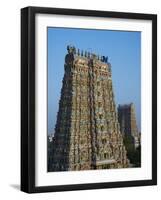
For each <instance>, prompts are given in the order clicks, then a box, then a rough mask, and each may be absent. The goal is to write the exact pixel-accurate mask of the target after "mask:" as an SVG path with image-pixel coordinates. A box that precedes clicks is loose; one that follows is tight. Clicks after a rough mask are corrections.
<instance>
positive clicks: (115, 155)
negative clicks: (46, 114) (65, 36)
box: [52, 46, 129, 171]
mask: <svg viewBox="0 0 161 200" xmlns="http://www.w3.org/2000/svg"><path fill="white" fill-rule="evenodd" d="M67 50H68V53H67V55H66V56H65V65H64V68H65V74H64V78H63V86H62V90H61V98H60V102H59V111H58V115H57V122H56V127H55V136H54V141H55V143H54V155H53V164H52V171H68V170H89V169H107V168H126V167H128V165H129V161H128V159H127V157H126V150H125V147H124V145H123V138H122V134H121V133H120V127H119V123H118V118H117V112H116V108H115V102H114V93H113V88H112V79H111V65H110V63H109V62H108V58H107V57H104V56H101V57H99V56H96V55H95V54H90V53H89V52H83V51H82V52H80V51H79V49H78V50H76V49H75V47H71V46H68V47H67Z"/></svg>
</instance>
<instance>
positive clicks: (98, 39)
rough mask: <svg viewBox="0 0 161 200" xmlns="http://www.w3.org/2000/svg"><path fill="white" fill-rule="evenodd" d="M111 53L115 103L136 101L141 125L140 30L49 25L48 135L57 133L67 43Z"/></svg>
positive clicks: (137, 115) (92, 50) (106, 53)
mask: <svg viewBox="0 0 161 200" xmlns="http://www.w3.org/2000/svg"><path fill="white" fill-rule="evenodd" d="M70 44H71V45H73V46H75V47H76V48H79V49H80V50H87V51H90V52H94V53H96V54H99V55H104V56H108V58H109V59H108V60H109V62H110V63H111V65H112V80H113V88H114V95H115V103H116V106H117V105H118V104H126V103H131V102H133V103H134V105H135V108H136V118H137V125H138V128H139V130H140V127H141V124H140V123H141V122H140V120H141V32H127V31H110V30H87V29H72V28H54V27H53V28H52V27H50V28H48V58H47V59H48V134H52V133H54V128H55V122H56V116H57V112H58V102H59V99H60V91H61V87H62V79H63V75H64V58H65V55H66V53H67V50H66V47H67V45H70Z"/></svg>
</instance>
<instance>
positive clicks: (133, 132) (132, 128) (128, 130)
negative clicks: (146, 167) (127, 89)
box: [118, 103, 140, 148]
mask: <svg viewBox="0 0 161 200" xmlns="http://www.w3.org/2000/svg"><path fill="white" fill-rule="evenodd" d="M118 120H119V123H120V129H121V133H122V134H123V136H130V137H131V138H132V141H133V144H134V147H135V148H136V147H138V146H139V145H140V134H139V131H138V127H137V123H136V116H135V107H134V104H133V103H130V104H124V105H119V106H118Z"/></svg>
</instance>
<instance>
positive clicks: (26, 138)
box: [21, 7, 157, 193]
mask: <svg viewBox="0 0 161 200" xmlns="http://www.w3.org/2000/svg"><path fill="white" fill-rule="evenodd" d="M39 13H40V14H59V15H73V16H84V17H85V16H91V17H109V18H122V19H138V20H151V21H152V179H150V180H138V181H122V182H102V183H89V184H74V185H59V186H42V187H36V186H35V92H36V91H35V38H36V36H35V15H36V14H39ZM156 184H157V15H155V14H140V13H124V12H109V11H96V10H76V9H61V8H45V7H26V8H22V9H21V190H22V191H24V192H27V193H37V192H56V191H68V190H86V189H102V188H117V187H131V186H147V185H156Z"/></svg>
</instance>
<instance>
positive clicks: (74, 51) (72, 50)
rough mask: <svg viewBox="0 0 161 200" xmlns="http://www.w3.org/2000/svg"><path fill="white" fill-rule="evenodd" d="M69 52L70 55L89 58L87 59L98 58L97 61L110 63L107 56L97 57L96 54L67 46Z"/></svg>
mask: <svg viewBox="0 0 161 200" xmlns="http://www.w3.org/2000/svg"><path fill="white" fill-rule="evenodd" d="M67 50H68V53H69V54H71V53H72V54H75V55H78V56H82V57H87V58H96V59H97V60H100V61H102V62H105V63H108V57H105V56H100V55H96V54H94V53H91V52H88V51H83V50H80V49H76V48H75V47H74V46H69V45H68V46H67Z"/></svg>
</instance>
